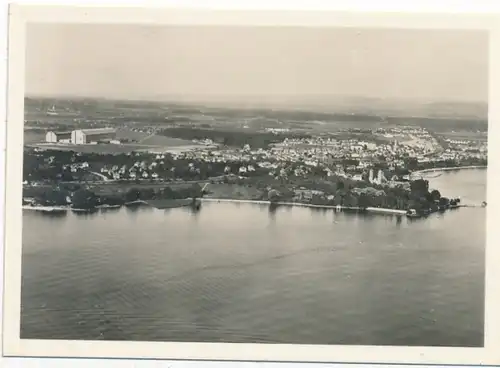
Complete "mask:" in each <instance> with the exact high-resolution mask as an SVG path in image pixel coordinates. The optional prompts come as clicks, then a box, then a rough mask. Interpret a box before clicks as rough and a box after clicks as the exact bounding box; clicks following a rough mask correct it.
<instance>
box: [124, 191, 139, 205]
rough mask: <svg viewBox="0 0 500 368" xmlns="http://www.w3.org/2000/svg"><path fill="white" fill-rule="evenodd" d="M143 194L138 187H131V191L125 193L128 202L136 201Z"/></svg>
mask: <svg viewBox="0 0 500 368" xmlns="http://www.w3.org/2000/svg"><path fill="white" fill-rule="evenodd" d="M140 196H141V192H140V191H139V189H137V188H131V189H129V191H128V192H127V193H126V194H125V200H126V201H127V202H134V201H137V200H138V199H139V197H140Z"/></svg>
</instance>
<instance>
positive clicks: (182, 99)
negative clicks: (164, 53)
mask: <svg viewBox="0 0 500 368" xmlns="http://www.w3.org/2000/svg"><path fill="white" fill-rule="evenodd" d="M307 96H310V97H314V96H322V97H323V99H326V98H335V99H337V100H342V99H345V100H346V101H348V100H351V101H353V100H371V101H386V102H391V101H405V102H413V103H415V104H459V103H461V104H469V105H470V104H476V105H479V104H480V105H488V103H489V101H485V100H481V99H479V100H458V99H439V100H436V99H431V98H411V97H372V96H363V95H339V94H331V95H318V94H308V95H279V96H274V97H270V96H263V95H257V94H254V95H252V94H248V95H239V96H238V98H235V99H230V95H222V94H221V95H211V96H205V97H201V96H196V95H190V96H179V95H166V96H158V97H142V98H141V97H119V96H116V97H111V96H99V95H78V94H70V93H68V94H36V93H32V94H31V93H30V94H25V95H24V98H49V99H50V98H53V99H57V98H67V99H94V100H98V99H101V100H108V101H137V102H171V103H188V104H189V103H204V102H218V103H224V102H227V103H233V104H234V103H238V104H245V103H255V101H244V100H243V99H242V98H245V97H247V98H253V99H259V100H260V101H259V103H266V101H265V99H266V98H267V99H269V100H270V101H269V103H280V104H286V103H287V101H280V102H277V101H276V99H279V98H283V97H287V98H290V99H304V101H303V102H304V103H311V101H310V100H309V101H308V100H307V99H305V98H306V97H307ZM224 98H225V99H224ZM317 102H318V103H322V104H324V103H326V101H320V99H318V101H317ZM332 102H335V101H332ZM337 102H341V101H337ZM294 103H297V101H294Z"/></svg>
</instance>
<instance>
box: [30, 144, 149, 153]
mask: <svg viewBox="0 0 500 368" xmlns="http://www.w3.org/2000/svg"><path fill="white" fill-rule="evenodd" d="M29 146H30V147H33V148H40V149H46V150H53V151H74V152H81V153H102V154H120V153H129V152H134V151H147V150H148V149H150V148H154V147H148V146H144V145H139V144H50V143H48V144H46V143H42V144H32V145H29Z"/></svg>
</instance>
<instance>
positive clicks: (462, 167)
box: [410, 165, 488, 175]
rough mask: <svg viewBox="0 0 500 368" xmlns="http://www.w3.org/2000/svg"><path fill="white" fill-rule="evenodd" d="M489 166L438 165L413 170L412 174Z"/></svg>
mask: <svg viewBox="0 0 500 368" xmlns="http://www.w3.org/2000/svg"><path fill="white" fill-rule="evenodd" d="M487 168H488V166H482V165H477V166H476V165H472V166H457V167H436V168H432V169H424V170H418V171H413V172H412V173H411V174H410V175H418V174H425V173H430V172H438V171H455V170H470V169H487Z"/></svg>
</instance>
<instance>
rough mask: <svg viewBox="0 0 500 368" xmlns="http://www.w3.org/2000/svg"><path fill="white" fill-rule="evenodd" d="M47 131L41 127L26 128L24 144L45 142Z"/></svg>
mask: <svg viewBox="0 0 500 368" xmlns="http://www.w3.org/2000/svg"><path fill="white" fill-rule="evenodd" d="M45 134H46V133H45V131H43V130H39V129H25V130H24V144H33V143H42V142H45Z"/></svg>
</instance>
